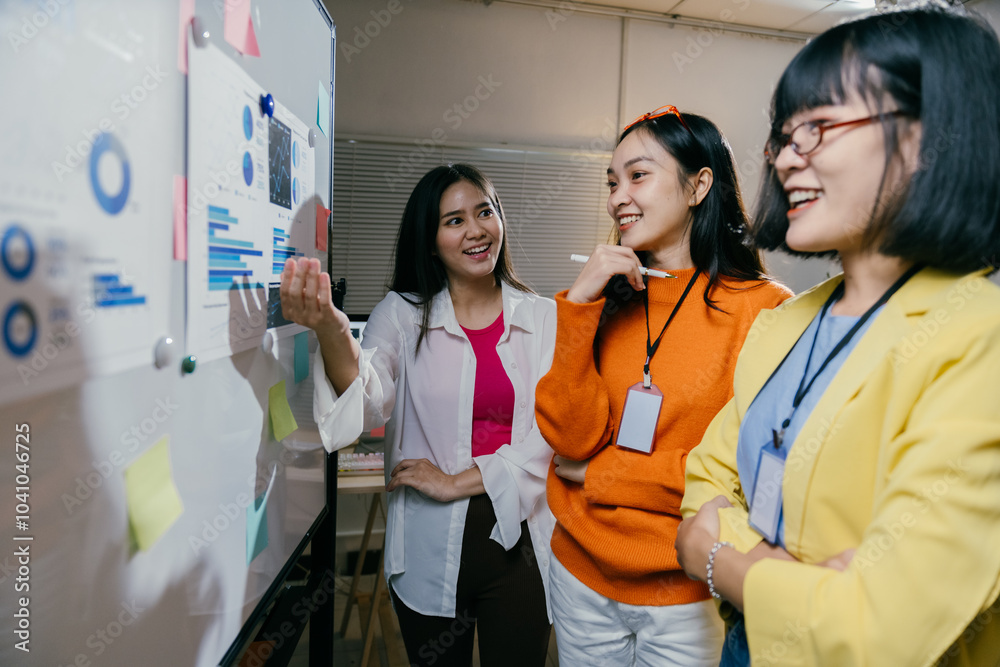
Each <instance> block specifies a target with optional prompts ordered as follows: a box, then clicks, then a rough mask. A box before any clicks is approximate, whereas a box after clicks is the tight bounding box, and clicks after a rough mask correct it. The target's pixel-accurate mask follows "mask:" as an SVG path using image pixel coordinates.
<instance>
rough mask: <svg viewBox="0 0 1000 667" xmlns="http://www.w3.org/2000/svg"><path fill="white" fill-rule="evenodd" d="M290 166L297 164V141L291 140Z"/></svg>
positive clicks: (296, 165)
mask: <svg viewBox="0 0 1000 667" xmlns="http://www.w3.org/2000/svg"><path fill="white" fill-rule="evenodd" d="M292 166H293V167H298V166H299V142H297V141H293V142H292Z"/></svg>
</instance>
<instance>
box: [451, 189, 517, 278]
mask: <svg viewBox="0 0 1000 667" xmlns="http://www.w3.org/2000/svg"><path fill="white" fill-rule="evenodd" d="M502 245H503V222H502V221H501V220H500V216H499V214H498V213H497V211H496V209H495V208H494V207H493V204H492V203H491V202H490V200H489V198H488V197H487V196H486V195H485V194H483V193H482V192H480V190H479V189H478V188H477V187H476V186H474V185H473V184H472V183H470V182H469V181H465V180H460V181H457V182H456V183H453V184H452V185H450V186H449V187H448V188H447V189H446V190H445V191H444V193H443V194H442V195H441V205H440V218H439V220H438V231H437V239H436V242H435V250H436V252H437V255H438V257H439V258H440V259H441V263H442V264H443V265H444V268H445V272H446V273H447V274H448V282H449V283H451V284H452V285H455V284H457V283H460V282H463V281H477V280H482V279H484V278H487V277H489V278H490V279H492V275H493V269H494V267H496V264H497V259H498V258H499V257H500V249H501V247H502Z"/></svg>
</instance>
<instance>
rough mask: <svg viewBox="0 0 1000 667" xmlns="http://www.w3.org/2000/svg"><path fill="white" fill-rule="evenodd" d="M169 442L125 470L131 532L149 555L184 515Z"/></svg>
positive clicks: (161, 439) (160, 441) (161, 442)
mask: <svg viewBox="0 0 1000 667" xmlns="http://www.w3.org/2000/svg"><path fill="white" fill-rule="evenodd" d="M168 440H169V438H168V436H163V437H162V438H160V439H159V441H157V443H156V444H155V445H153V446H152V447H150V448H149V449H148V450H146V452H145V453H144V454H143V455H142V456H140V457H139V458H138V459H136V461H135V462H134V463H133V464H132V465H130V466H129V467H128V468H127V469H126V470H125V498H126V502H127V503H128V521H129V530H130V531H131V533H132V535H133V536H134V538H135V543H136V546H137V547H138V548H139V549H141V550H142V551H148V550H149V548H150V547H151V546H153V544H155V543H156V541H157V540H158V539H160V536H161V535H163V533H165V532H167V529H168V528H170V526H172V525H173V524H174V521H176V520H177V517H179V516H180V515H181V513H182V512H183V511H184V506H183V505H182V504H181V497H180V495H179V494H178V493H177V486H176V485H174V476H173V473H172V471H171V469H170V449H169V447H168V446H167V442H168Z"/></svg>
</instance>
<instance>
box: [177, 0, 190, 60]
mask: <svg viewBox="0 0 1000 667" xmlns="http://www.w3.org/2000/svg"><path fill="white" fill-rule="evenodd" d="M179 4H180V12H179V14H180V16H179V18H180V24H179V25H178V27H177V69H179V70H180V71H181V73H183V74H187V73H188V40H187V32H188V26H190V25H191V19H193V18H194V0H180V3H179Z"/></svg>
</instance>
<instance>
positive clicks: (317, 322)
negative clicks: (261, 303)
mask: <svg viewBox="0 0 1000 667" xmlns="http://www.w3.org/2000/svg"><path fill="white" fill-rule="evenodd" d="M320 268H322V267H320V264H319V260H318V259H315V258H305V257H299V258H298V259H296V258H294V257H290V258H288V260H287V261H286V262H285V269H284V270H283V271H282V272H281V289H280V293H281V314H282V315H284V316H285V319H287V320H291V321H292V322H295V323H296V324H301V325H302V326H304V327H309V328H310V329H312V330H314V331H315V332H316V338H317V340H318V341H319V348H320V351H321V352H322V353H323V367H324V369H325V370H326V376H327V377H328V378H329V379H330V384H331V385H333V389H334V391H336V392H337V395H338V396H339V395H341V394H343V393H344V392H345V391H347V388H348V387H349V386H351V383H352V382H354V379H355V378H356V377H358V357H359V355H360V348H359V347H358V342H357V341H356V340H354V337H353V336H351V322H350V320H349V319H348V318H347V315H345V314H344V313H343V312H342V311H340V310H338V309H337V308H336V307H335V306H334V305H333V295H332V293H331V290H330V274H328V273H326V272H325V271H320Z"/></svg>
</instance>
